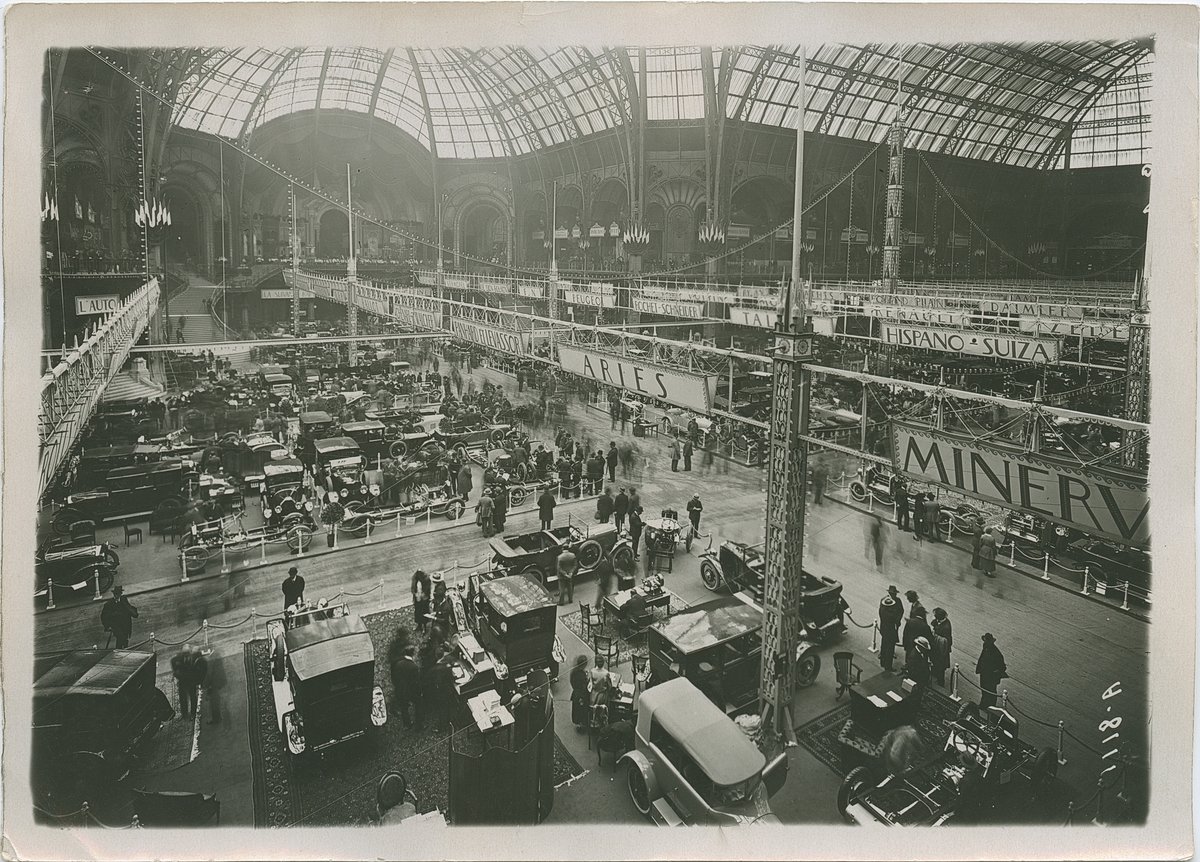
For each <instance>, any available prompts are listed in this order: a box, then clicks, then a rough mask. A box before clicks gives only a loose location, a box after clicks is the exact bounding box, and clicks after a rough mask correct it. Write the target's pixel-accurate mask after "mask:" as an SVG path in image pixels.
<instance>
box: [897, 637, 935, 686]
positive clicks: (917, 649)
mask: <svg viewBox="0 0 1200 862" xmlns="http://www.w3.org/2000/svg"><path fill="white" fill-rule="evenodd" d="M931 651H932V647H931V646H930V643H929V638H927V637H925V636H924V635H921V636H920V637H918V638H917V639H916V640H914V641H913V646H912V649H910V650H908V652H906V653H905V654H904V676H905V677H906V678H908V679H911V680H912V681H913V682H915V683H916V686H915V687H914V689H913V690H914V691H915V692H917V693H918V695H919V694H920V693H921V692H923V691H924V690H925V689H927V688H929V679H930V677H931V675H932V672H931V670H930V666H929V655H930V652H931Z"/></svg>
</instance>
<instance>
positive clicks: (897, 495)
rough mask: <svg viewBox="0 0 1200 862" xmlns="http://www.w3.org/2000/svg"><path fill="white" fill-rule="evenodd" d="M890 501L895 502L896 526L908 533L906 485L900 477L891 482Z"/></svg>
mask: <svg viewBox="0 0 1200 862" xmlns="http://www.w3.org/2000/svg"><path fill="white" fill-rule="evenodd" d="M892 499H893V500H895V501H896V526H897V527H899V528H900V529H901V530H904V531H905V532H908V529H909V523H908V485H907V484H906V483H905V481H904V479H903V478H901V477H900V476H896V477H895V478H894V479H893V480H892Z"/></svg>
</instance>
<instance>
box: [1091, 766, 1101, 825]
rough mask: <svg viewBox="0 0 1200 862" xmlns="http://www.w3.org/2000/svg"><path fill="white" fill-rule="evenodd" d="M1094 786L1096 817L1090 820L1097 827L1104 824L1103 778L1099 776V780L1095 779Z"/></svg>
mask: <svg viewBox="0 0 1200 862" xmlns="http://www.w3.org/2000/svg"><path fill="white" fill-rule="evenodd" d="M1096 785H1097V790H1096V816H1095V817H1093V818H1092V822H1093V823H1095V824H1098V825H1099V824H1103V823H1104V777H1103V776H1101V777H1100V778H1099V779H1097V781H1096Z"/></svg>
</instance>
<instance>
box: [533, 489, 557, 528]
mask: <svg viewBox="0 0 1200 862" xmlns="http://www.w3.org/2000/svg"><path fill="white" fill-rule="evenodd" d="M557 503H558V501H557V500H555V499H554V495H553V494H552V493H550V489H549V488H548V487H547V488H546V489H545V490H544V491H542V496H540V497H538V500H537V507H538V518H540V519H541V522H542V529H543V530H549V529H550V527H551V526H552V525H553V524H554V507H555V505H557Z"/></svg>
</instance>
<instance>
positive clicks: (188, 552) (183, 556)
mask: <svg viewBox="0 0 1200 862" xmlns="http://www.w3.org/2000/svg"><path fill="white" fill-rule="evenodd" d="M179 558H180V560H181V562H182V564H183V570H184V571H185V572H187V574H189V575H198V574H200V573H201V572H203V571H204V568H205V566H207V565H208V548H206V547H204V545H198V544H197V545H189V546H188V547H186V548H184V549H183V550H182V551H180V552H179Z"/></svg>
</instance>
